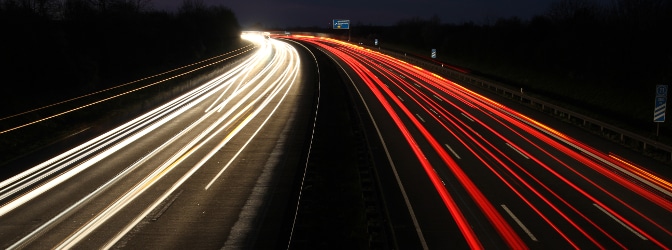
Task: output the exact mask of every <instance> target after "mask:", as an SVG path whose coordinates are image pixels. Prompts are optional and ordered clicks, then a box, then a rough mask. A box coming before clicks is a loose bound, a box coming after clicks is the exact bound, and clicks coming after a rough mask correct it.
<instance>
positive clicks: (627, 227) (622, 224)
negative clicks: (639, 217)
mask: <svg viewBox="0 0 672 250" xmlns="http://www.w3.org/2000/svg"><path fill="white" fill-rule="evenodd" d="M593 206H595V207H596V208H597V209H599V210H600V211H602V212H603V213H605V214H606V215H608V216H609V217H611V218H612V219H613V220H615V221H616V222H618V224H621V226H623V227H625V228H626V229H628V230H630V232H632V233H633V234H635V235H637V237H639V238H640V239H642V240H649V239H647V238H646V237H644V235H641V234H640V233H638V232H637V231H635V230H634V229H632V228H631V227H630V226H628V225H626V224H625V223H623V221H621V220H619V219H618V218H616V216H614V215H613V214H611V213H609V212H608V211H607V210H604V208H602V207H601V206H600V205H597V204H595V203H593Z"/></svg>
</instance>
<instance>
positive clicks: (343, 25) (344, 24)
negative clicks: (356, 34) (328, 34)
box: [332, 19, 350, 30]
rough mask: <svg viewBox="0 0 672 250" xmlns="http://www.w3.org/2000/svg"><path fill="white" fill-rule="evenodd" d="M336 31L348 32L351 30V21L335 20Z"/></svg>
mask: <svg viewBox="0 0 672 250" xmlns="http://www.w3.org/2000/svg"><path fill="white" fill-rule="evenodd" d="M332 24H333V25H334V29H335V30H347V29H350V20H345V19H334V21H333V22H332Z"/></svg>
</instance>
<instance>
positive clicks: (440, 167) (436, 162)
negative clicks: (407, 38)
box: [370, 64, 506, 246]
mask: <svg viewBox="0 0 672 250" xmlns="http://www.w3.org/2000/svg"><path fill="white" fill-rule="evenodd" d="M371 65H374V64H371ZM371 65H370V66H371ZM378 78H379V79H386V80H387V79H388V78H387V77H385V76H383V75H379V76H378ZM395 85H396V82H394V81H389V82H387V84H386V85H384V86H382V87H380V88H394V86H395ZM400 96H403V98H400V99H403V101H401V102H402V104H401V105H403V106H406V107H408V108H410V109H411V110H413V111H414V112H412V114H411V116H415V117H417V119H419V120H420V121H421V123H422V125H421V126H425V127H427V128H429V127H428V123H431V118H430V116H428V115H425V114H424V113H423V112H424V111H426V110H427V109H426V108H424V107H422V106H421V105H420V104H418V103H416V102H415V101H414V100H413V98H411V96H410V95H405V94H404V93H400V94H396V93H395V94H394V95H393V97H390V96H388V98H390V100H392V99H393V98H399V97H400ZM398 112H400V110H399V111H398ZM421 114H422V115H421ZM423 117H424V118H423ZM403 119H405V120H406V124H412V123H411V122H410V120H409V119H410V118H409V117H408V116H405V117H404V118H403ZM409 126H414V125H409ZM411 131H415V130H411ZM434 131H445V130H443V128H437V130H432V129H431V128H430V132H431V133H432V136H434V137H435V138H439V141H440V143H441V144H442V147H443V146H445V145H446V144H453V143H449V142H447V141H445V140H444V138H441V137H440V136H436V135H435V132H434ZM414 138H417V140H418V144H420V145H422V148H423V149H425V151H426V152H427V158H428V159H432V160H431V162H432V164H433V166H434V171H437V172H438V173H439V174H440V176H441V178H442V179H443V184H444V185H445V186H446V188H447V189H448V190H449V192H451V194H452V195H453V196H454V197H456V198H455V199H456V200H457V201H458V204H459V205H460V206H461V210H462V211H463V212H464V213H465V214H466V215H468V221H470V224H471V225H472V227H473V230H474V231H475V234H476V235H489V236H487V237H479V238H480V240H481V241H482V242H481V243H482V244H484V245H486V246H501V245H503V244H504V243H503V242H501V241H499V240H498V239H499V238H500V235H499V234H498V233H497V231H495V230H493V226H492V224H491V223H490V220H489V219H487V218H485V217H484V215H483V214H484V213H486V212H485V211H487V210H484V209H481V208H480V207H479V206H478V205H476V204H475V203H474V198H473V197H471V195H472V194H471V193H469V192H467V191H465V187H464V186H463V185H464V182H463V181H461V180H459V179H457V178H456V177H455V173H454V172H453V171H452V170H449V168H448V167H447V166H446V163H445V162H444V161H443V160H442V159H441V158H440V157H439V156H438V154H436V150H435V149H434V148H433V147H431V146H430V145H429V144H428V142H426V141H425V138H424V135H422V134H421V133H419V132H417V131H415V136H414ZM439 150H444V149H439ZM446 150H447V149H446ZM430 152H432V153H430ZM469 160H471V162H469ZM464 162H466V163H467V165H471V167H474V164H478V163H477V162H476V161H475V160H474V159H460V160H459V161H458V164H459V165H460V166H462V165H463V163H464ZM473 169H476V168H473ZM476 171H477V172H479V173H481V174H482V173H483V172H482V171H483V170H476ZM479 178H482V177H480V176H479ZM491 183H496V182H491ZM493 190H497V191H502V190H503V191H505V190H506V189H505V187H498V188H493Z"/></svg>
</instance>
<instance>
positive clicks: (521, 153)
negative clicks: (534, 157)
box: [506, 143, 530, 160]
mask: <svg viewBox="0 0 672 250" xmlns="http://www.w3.org/2000/svg"><path fill="white" fill-rule="evenodd" d="M506 146H509V147H510V148H511V149H513V151H516V152H518V154H520V155H522V156H523V157H525V159H528V160H529V159H530V157H527V155H525V154H523V152H520V150H518V149H517V148H515V147H513V146H512V145H511V144H508V143H507V144H506Z"/></svg>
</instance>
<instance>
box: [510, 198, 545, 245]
mask: <svg viewBox="0 0 672 250" xmlns="http://www.w3.org/2000/svg"><path fill="white" fill-rule="evenodd" d="M502 208H503V209H504V211H506V213H507V214H509V216H511V218H513V220H514V221H516V223H517V224H518V226H520V228H522V229H523V231H525V233H527V236H530V239H532V240H533V241H539V240H537V237H534V234H532V232H531V231H530V229H528V228H527V227H526V226H525V225H524V224H523V222H522V221H520V220H519V219H518V217H516V215H515V214H513V212H511V210H509V208H508V207H506V205H504V204H502Z"/></svg>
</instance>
